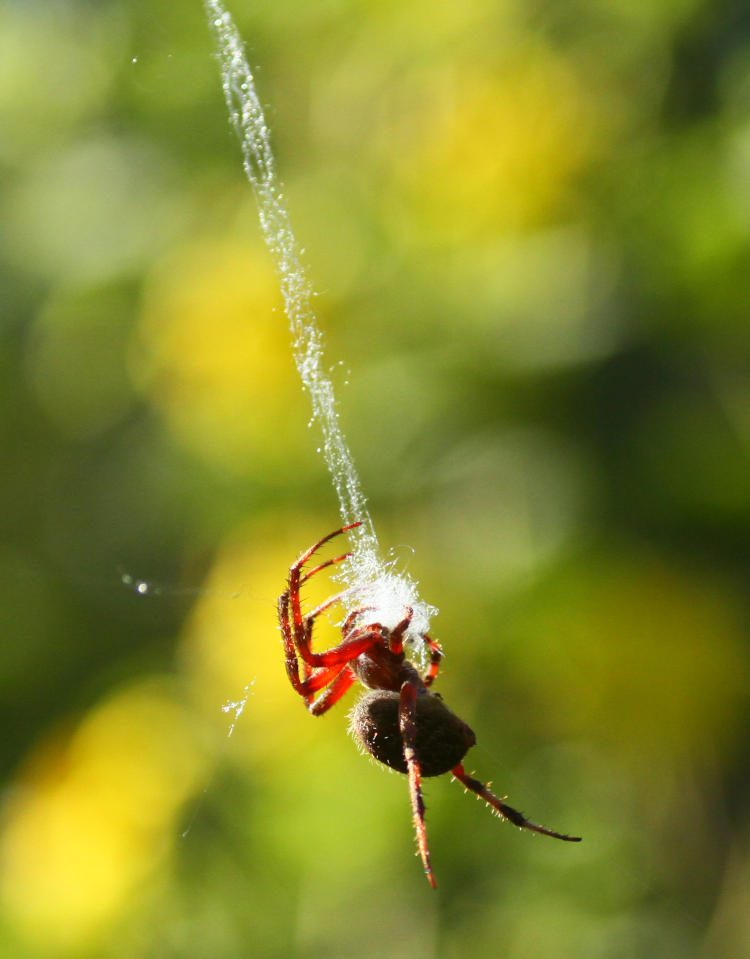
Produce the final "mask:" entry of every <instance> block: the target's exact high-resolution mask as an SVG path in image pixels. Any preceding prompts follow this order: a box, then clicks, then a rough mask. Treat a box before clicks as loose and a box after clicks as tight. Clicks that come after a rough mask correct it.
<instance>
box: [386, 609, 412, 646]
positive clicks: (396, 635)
mask: <svg viewBox="0 0 750 959" xmlns="http://www.w3.org/2000/svg"><path fill="white" fill-rule="evenodd" d="M413 615H414V610H413V609H412V608H411V606H407V607H406V616H404V618H403V619H402V620H401V622H400V623H397V624H396V625H395V626H394V627H393V629H392V630H391V635H390V638H389V640H388V647H389V649H390V651H391V652H392V653H403V651H404V634H405V633H406V630H407V629H408V628H409V624H410V623H411V620H412V616H413Z"/></svg>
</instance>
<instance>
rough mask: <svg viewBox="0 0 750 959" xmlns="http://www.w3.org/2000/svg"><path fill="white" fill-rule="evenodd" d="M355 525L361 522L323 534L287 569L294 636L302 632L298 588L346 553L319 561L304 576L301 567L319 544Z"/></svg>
mask: <svg viewBox="0 0 750 959" xmlns="http://www.w3.org/2000/svg"><path fill="white" fill-rule="evenodd" d="M355 526H361V523H359V522H358V523H350V524H349V526H342V527H341V529H337V530H335V531H334V532H333V533H329V534H328V535H327V536H324V537H323V539H321V540H318V542H317V543H315V545H314V546H311V547H310V548H309V549H308V550H305V552H304V553H303V554H302V555H301V556H300V557H299V559H298V560H297V561H296V562H295V563H294V564H293V565H292V567H291V569H290V570H289V597H290V601H291V605H292V618H293V620H294V633H295V636H297V637H299V636H300V635H301V632H302V609H301V607H300V599H299V590H300V586H301V585H302V583H304V582H306V581H307V580H308V579H309V578H310V577H311V576H312V575H313V574H314V573H317V572H319V571H320V570H321V569H324V568H325V567H326V566H332V565H333V564H334V563H339V562H341V560H343V559H346V557H347V555H348V554H344V555H343V556H337V557H336V558H335V559H330V560H327V561H326V562H325V563H321V564H320V565H319V566H316V567H315V569H312V570H310V572H309V573H306V574H305V575H304V576H301V575H300V574H301V573H302V567H303V566H304V565H305V563H306V562H307V561H308V560H309V559H310V557H311V556H312V555H313V554H314V553H315V552H316V551H317V550H319V549H320V547H321V546H324V545H325V544H326V543H327V542H329V541H330V540H332V539H333V538H334V537H335V536H340V535H341V533H345V532H346V531H347V530H350V529H354V527H355Z"/></svg>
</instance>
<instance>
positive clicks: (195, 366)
mask: <svg viewBox="0 0 750 959" xmlns="http://www.w3.org/2000/svg"><path fill="white" fill-rule="evenodd" d="M132 369H133V375H134V377H135V379H136V381H137V382H138V384H139V385H140V388H141V389H142V390H143V392H145V393H146V395H147V396H148V397H149V399H150V400H151V402H152V403H153V404H154V406H155V407H156V408H157V409H158V410H159V411H160V413H161V414H162V416H163V417H164V419H165V420H166V422H167V424H168V426H169V427H170V429H171V430H172V431H173V432H174V433H175V435H176V436H177V437H178V438H179V440H180V441H181V442H182V443H184V444H185V445H186V446H187V447H188V448H189V449H190V450H191V451H192V452H194V453H196V454H197V455H199V456H201V457H202V458H203V459H204V460H206V461H208V462H209V463H213V464H214V465H215V466H216V467H217V468H221V469H225V470H226V471H227V472H229V473H232V474H238V473H239V474H242V473H245V472H248V471H249V472H252V473H256V472H257V471H258V470H259V469H261V468H262V467H267V466H272V467H276V468H280V467H281V466H282V465H283V462H284V460H285V459H286V457H288V456H289V455H290V449H292V448H293V440H292V438H293V437H294V436H295V435H297V434H298V433H301V432H302V431H303V429H304V420H303V421H302V422H299V423H298V422H297V420H296V419H295V420H293V421H292V422H291V423H290V422H289V416H288V413H289V407H290V406H292V405H293V401H294V402H297V403H299V404H300V408H301V402H302V401H301V399H300V398H299V390H298V387H297V383H296V379H295V376H296V374H295V371H294V367H293V364H292V361H291V359H290V355H289V332H288V330H287V325H286V321H285V319H284V315H283V312H281V309H280V297H279V293H278V289H277V284H276V278H275V276H274V273H273V270H272V268H271V263H270V260H268V259H267V258H266V257H265V256H264V255H263V254H262V253H259V252H258V251H257V250H254V249H249V248H248V247H247V246H246V245H244V244H242V243H240V242H234V241H231V240H226V239H225V240H219V239H215V240H202V241H195V242H194V243H193V244H191V245H190V246H189V247H187V248H185V249H182V250H179V251H177V252H176V253H174V254H173V255H172V256H170V257H169V258H168V259H167V260H166V261H164V262H162V263H161V264H160V265H159V266H158V267H157V268H156V269H155V270H154V271H153V272H152V274H151V276H150V279H149V280H148V282H147V285H146V292H145V294H144V303H143V312H142V316H141V321H140V326H139V338H138V344H137V347H136V349H135V350H134V351H133V363H132ZM293 398H294V400H293ZM302 415H304V414H302ZM302 415H300V417H299V419H302ZM261 464H262V465H261Z"/></svg>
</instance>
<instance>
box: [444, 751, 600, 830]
mask: <svg viewBox="0 0 750 959" xmlns="http://www.w3.org/2000/svg"><path fill="white" fill-rule="evenodd" d="M451 772H452V773H453V775H454V776H455V778H456V779H458V780H459V782H462V783H463V784H464V786H466V788H467V789H470V790H471V791H472V792H473V793H476V794H477V796H480V797H481V798H482V799H484V801H485V802H486V803H487V805H488V806H492V808H493V809H494V810H495V811H496V812H497V813H499V815H500V816H502V817H503V819H507V820H508V821H509V822H512V823H513V825H514V826H518V827H519V828H521V829H531V830H532V831H533V832H539V833H541V834H542V835H543V836H552V838H553V839H564V840H565V841H566V842H580V841H581V837H580V836H566V835H564V834H563V833H560V832H553V831H552V830H551V829H545V827H544V826H537V824H536V823H533V822H530V821H529V820H528V819H527V818H526V817H525V816H524V815H523V813H520V812H519V811H518V810H517V809H514V808H513V807H512V806H508V805H506V804H505V803H504V802H502V800H500V799H498V797H497V796H495V795H494V794H493V793H491V792H490V791H489V789H488V788H487V787H486V786H485V785H484V784H483V783H481V782H480V781H479V780H478V779H474V778H473V777H472V776H468V775H467V774H466V772H464V767H463V764H462V763H459V764H458V766H455V767H454V768H453V769H452V770H451Z"/></svg>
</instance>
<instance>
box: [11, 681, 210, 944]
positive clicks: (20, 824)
mask: <svg viewBox="0 0 750 959" xmlns="http://www.w3.org/2000/svg"><path fill="white" fill-rule="evenodd" d="M204 762H205V757H204V756H202V755H201V752H200V749H199V748H198V746H197V745H196V742H195V738H194V726H193V724H192V723H191V720H190V718H189V716H188V714H187V713H186V711H185V710H184V709H183V707H182V706H181V705H180V704H179V702H178V701H177V700H176V699H175V698H174V695H173V694H172V693H171V692H170V690H169V687H168V685H167V684H166V683H164V682H161V681H159V680H158V679H155V678H150V679H146V680H143V681H141V682H139V683H137V684H135V685H133V686H131V687H129V688H124V689H120V690H118V691H116V692H114V693H113V694H112V695H111V696H110V697H109V698H108V699H107V700H106V701H104V702H103V703H101V704H100V705H99V706H97V707H95V708H94V709H92V710H91V712H90V713H89V714H88V715H87V716H86V717H85V718H84V719H83V721H82V722H81V723H80V725H79V726H78V728H77V729H76V730H75V731H74V732H73V733H72V735H70V736H69V737H65V736H63V735H62V734H60V733H58V734H57V735H56V736H55V737H54V738H52V739H51V740H48V741H47V742H46V743H45V744H42V745H41V746H40V747H38V748H37V750H36V752H34V753H32V755H31V757H30V758H29V760H28V761H27V765H26V771H25V773H24V774H22V775H21V777H20V778H19V780H18V782H17V784H16V788H15V791H14V794H13V796H12V799H11V801H10V802H9V803H8V805H7V807H6V811H5V816H4V821H3V824H2V831H1V832H0V862H1V863H2V870H1V875H2V878H1V879H0V898H1V899H2V901H3V902H4V906H5V909H6V914H7V915H8V916H9V918H10V919H11V920H12V921H13V922H14V923H15V924H17V925H18V926H19V928H20V930H21V932H22V933H24V934H26V935H28V936H29V937H30V938H32V939H36V940H40V941H41V942H42V943H54V944H56V945H63V946H71V947H74V946H75V945H76V944H79V943H82V942H86V941H87V940H89V939H90V938H91V937H92V936H95V935H96V932H97V930H98V929H99V928H100V926H101V925H102V924H104V923H106V922H108V921H111V920H112V918H113V917H115V916H117V914H118V913H119V912H120V911H121V910H122V909H123V908H124V906H125V904H126V902H127V897H128V894H129V893H130V892H131V890H133V888H134V887H135V886H136V884H137V883H138V882H139V881H141V880H142V879H143V878H144V876H145V875H147V874H148V872H149V870H151V869H152V868H153V867H154V865H155V864H156V863H157V862H158V861H159V860H160V859H161V858H162V857H163V855H164V853H165V851H166V849H167V848H168V846H169V844H170V841H171V839H173V838H174V837H175V836H176V834H177V823H176V813H177V810H178V808H179V806H180V804H181V803H182V802H183V801H184V800H185V799H186V798H188V797H189V796H190V795H191V793H192V791H193V790H194V789H195V787H196V785H197V783H198V781H199V779H200V777H201V775H202V773H203V771H204Z"/></svg>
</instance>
